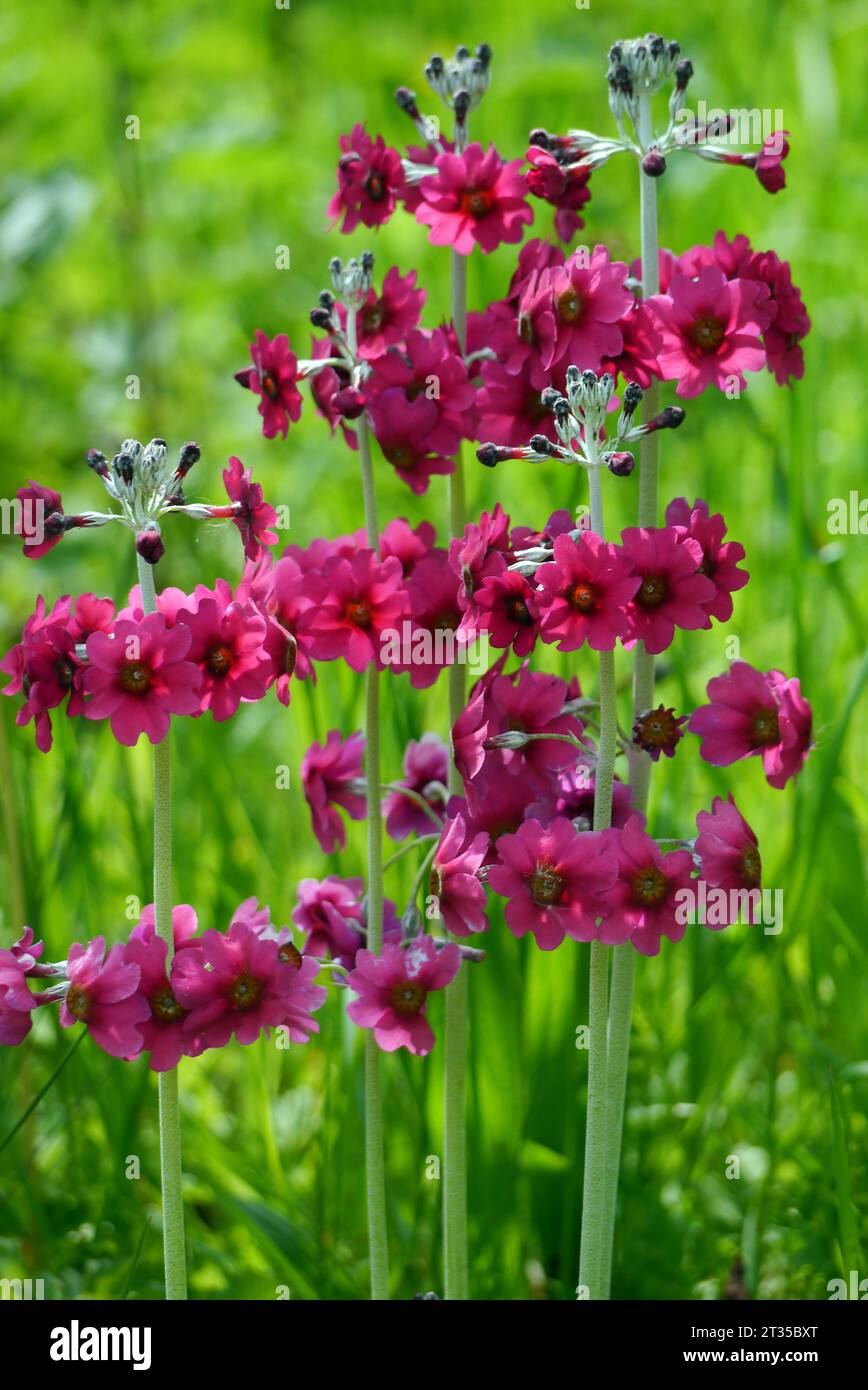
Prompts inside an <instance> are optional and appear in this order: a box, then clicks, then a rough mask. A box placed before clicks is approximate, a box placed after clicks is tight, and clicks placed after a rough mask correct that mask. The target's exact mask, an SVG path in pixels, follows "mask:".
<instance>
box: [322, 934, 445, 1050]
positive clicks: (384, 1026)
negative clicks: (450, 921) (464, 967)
mask: <svg viewBox="0 0 868 1390" xmlns="http://www.w3.org/2000/svg"><path fill="white" fill-rule="evenodd" d="M460 964H461V956H460V954H459V951H458V947H457V946H453V945H449V946H444V947H443V948H442V949H441V950H440V951H438V950H437V947H436V946H435V945H434V942H433V941H432V940H431V938H430V936H417V937H416V938H415V939H414V940H413V941H411V942H410V944H409V945H408V946H407V947H406V949H402V947H400V946H396V945H393V944H388V945H384V947H383V951H382V954H381V955H378V956H375V955H374V954H373V953H372V952H371V951H359V954H358V955H357V957H356V968H355V969H354V970H352V971H351V972H350V974H349V975H348V976H347V984H348V985H349V986H350V989H352V990H354V992H355V993H356V994H357V995H358V996H359V997H358V999H354V1000H353V1001H352V1003H351V1004H349V1005H348V1006H347V1013H348V1014H349V1016H350V1018H351V1019H352V1020H353V1022H354V1023H357V1024H358V1025H359V1027H360V1028H373V1030H374V1037H375V1039H376V1042H377V1046H378V1047H381V1048H382V1049H383V1051H384V1052H395V1051H396V1050H397V1049H398V1048H399V1047H406V1048H407V1050H408V1051H409V1052H412V1053H413V1054H414V1056H416V1057H425V1056H426V1055H427V1054H428V1053H429V1052H430V1051H431V1049H432V1047H433V1046H434V1033H433V1032H432V1029H431V1025H430V1023H429V1022H428V1019H427V1018H426V1016H425V1005H426V1003H427V1000H428V995H429V994H430V993H431V991H432V990H436V989H445V987H446V985H448V984H449V982H450V980H452V979H453V977H454V976H455V975H456V974H457V972H458V967H459V965H460Z"/></svg>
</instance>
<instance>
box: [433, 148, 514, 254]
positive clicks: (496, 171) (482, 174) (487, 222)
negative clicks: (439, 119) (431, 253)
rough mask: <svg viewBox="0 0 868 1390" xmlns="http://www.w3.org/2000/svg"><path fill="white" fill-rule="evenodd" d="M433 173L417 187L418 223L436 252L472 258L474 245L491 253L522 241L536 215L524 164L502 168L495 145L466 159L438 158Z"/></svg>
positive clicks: (468, 150)
mask: <svg viewBox="0 0 868 1390" xmlns="http://www.w3.org/2000/svg"><path fill="white" fill-rule="evenodd" d="M434 167H435V170H436V172H435V173H434V174H432V175H430V176H429V177H428V178H425V179H423V180H422V182H421V183H420V184H419V193H420V195H421V198H422V201H421V202H420V203H419V205H418V207H417V208H416V210H415V211H416V220H417V222H422V223H423V224H424V225H425V226H427V227H429V228H430V230H429V233H428V239H429V241H430V242H431V244H432V246H451V247H453V248H454V249H455V251H457V252H458V254H459V255H460V256H469V255H470V253H471V251H472V250H473V247H474V246H475V245H476V246H479V247H480V248H481V249H482V250H483V251H484V252H486V253H487V252H489V251H493V250H494V249H495V247H497V246H500V245H501V243H502V242H516V241H521V239H522V237H523V235H524V231H523V228H524V227H525V226H527V225H528V224H529V223H531V222H532V221H533V209H532V208H531V207H530V205H529V203H528V201H527V179H526V177H525V175H524V174H522V173H521V160H520V159H513V160H511V161H509V162H508V163H504V161H503V160H502V159H501V158H500V155H499V154H498V153H497V150H496V149H495V148H494V146H493V145H489V147H488V150H487V151H485V150H483V148H482V146H481V145H480V144H478V143H474V144H471V145H468V146H467V148H466V149H465V150H464V151H463V153H462V154H452V153H448V152H446V153H444V154H440V155H438V156H437V158H436V159H435V161H434Z"/></svg>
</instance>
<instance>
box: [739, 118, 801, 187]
mask: <svg viewBox="0 0 868 1390" xmlns="http://www.w3.org/2000/svg"><path fill="white" fill-rule="evenodd" d="M789 133H790V132H789V131H788V130H775V131H772V133H771V135H767V136H766V138H765V140H764V141H763V146H762V149H761V150H760V152H759V154H734V155H729V156H728V157H727V158H726V159H725V160H724V163H725V164H740V165H741V166H742V168H744V169H753V170H754V172H755V173H756V176H757V178H758V179H759V181H760V183H761V184H762V186H763V188H764V189H765V190H766V192H767V193H780V191H781V189H782V188H784V187H785V186H786V182H787V176H786V173H785V172H784V160H785V159H786V157H787V155H788V154H789V152H790V146H789V141H788V140H787V136H788V135H789Z"/></svg>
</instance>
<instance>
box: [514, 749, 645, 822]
mask: <svg viewBox="0 0 868 1390" xmlns="http://www.w3.org/2000/svg"><path fill="white" fill-rule="evenodd" d="M586 742H587V744H588V752H587V754H584V753H582V752H581V751H580V750H579V756H578V760H577V762H576V765H575V767H572V766H571V767H564V768H561V769H560V771H559V772H557V773H556V774H555V776H554V777H553V779H552V784H551V787H550V789H549V791H548V792H547V793H546V795H545V796H544V797H542V798H541V799H540V800H539V801H535V802H533V803H532V804H531V805H530V806H528V807H527V808H526V819H528V820H529V819H530V818H531V817H535V819H536V820H538V821H541V822H542V824H543V825H548V824H549V822H550V821H552V820H554V819H555V817H556V816H566V818H567V820H571V821H573V823H574V824H575V822H577V821H578V822H580V823H581V824H580V825H577V826H576V829H583V830H591V829H592V828H593V824H594V798H595V796H596V778H595V777H594V775H593V773H592V772H591V771H590V768H591V767H593V764H594V760H595V753H594V747H593V744H592V742H591V740H590V739H587V740H586ZM632 811H633V793H632V792H631V790H630V788H629V787H628V786H627V785H626V784H625V783H624V782H621V781H619V780H618V778H617V777H616V778H615V781H614V782H613V784H612V825H614V826H616V827H618V828H620V827H621V826H622V825H626V824H627V821H628V820H629V818H630V815H631V813H632Z"/></svg>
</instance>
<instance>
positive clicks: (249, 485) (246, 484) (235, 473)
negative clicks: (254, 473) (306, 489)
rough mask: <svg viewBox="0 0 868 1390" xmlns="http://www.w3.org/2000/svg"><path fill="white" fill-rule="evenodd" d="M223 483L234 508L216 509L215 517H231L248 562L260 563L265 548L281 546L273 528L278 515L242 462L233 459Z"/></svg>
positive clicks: (214, 509)
mask: <svg viewBox="0 0 868 1390" xmlns="http://www.w3.org/2000/svg"><path fill="white" fill-rule="evenodd" d="M223 483H224V485H225V487H226V491H227V493H228V494H229V498H230V501H231V502H232V504H233V505H232V508H231V510H229V511H226V510H225V509H224V508H222V507H214V508H212V514H213V515H214V516H227V515H228V516H231V518H232V520H233V521H234V523H235V525H236V526H237V527H238V530H239V531H240V532H241V539H242V540H243V542H244V554H245V556H246V557H247V559H248V560H258V559H260V557H261V556H262V554H263V553H264V552H263V546H266V545H276V544H277V532H276V531H272V530H270V529H269V528H270V527H271V526H273V525H274V523H275V522H276V520H277V512H276V511H275V510H274V508H273V507H272V506H269V504H268V503H267V502H266V501H265V500H264V498H263V496H262V486H261V484H260V483H254V482H253V481H252V479H251V476H250V469H249V468H245V467H244V464H243V463H242V462H241V460H240V459H237V458H231V459H230V460H229V467H228V468H224V469H223Z"/></svg>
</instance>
